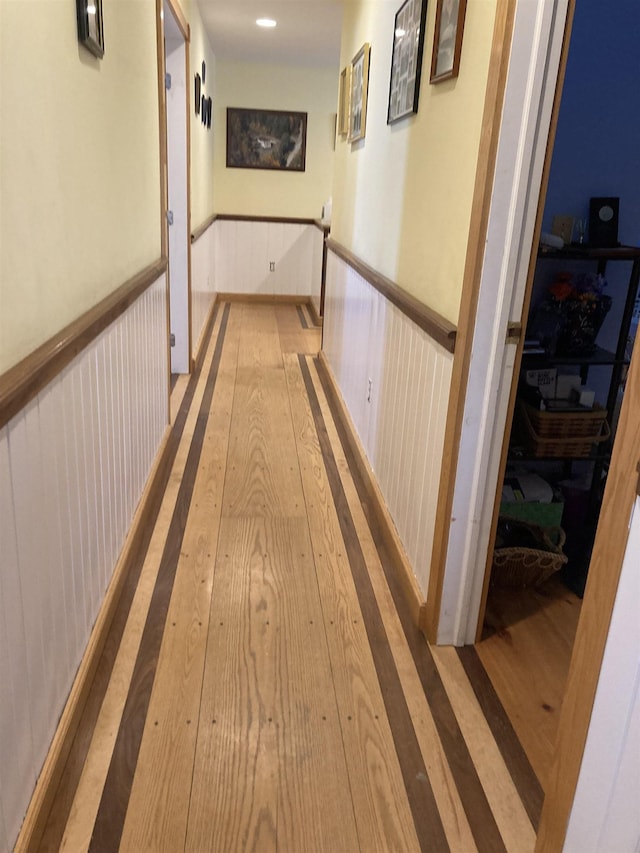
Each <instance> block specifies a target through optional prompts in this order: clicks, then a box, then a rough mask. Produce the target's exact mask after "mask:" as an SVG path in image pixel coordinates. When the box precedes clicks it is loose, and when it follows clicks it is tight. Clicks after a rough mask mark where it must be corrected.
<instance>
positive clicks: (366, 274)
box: [326, 237, 457, 352]
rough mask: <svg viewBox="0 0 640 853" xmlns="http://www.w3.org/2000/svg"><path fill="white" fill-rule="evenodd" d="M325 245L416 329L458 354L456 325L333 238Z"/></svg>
mask: <svg viewBox="0 0 640 853" xmlns="http://www.w3.org/2000/svg"><path fill="white" fill-rule="evenodd" d="M326 244H327V248H328V249H329V251H330V252H333V254H334V255H336V256H337V257H339V258H340V259H341V260H343V261H344V262H345V263H346V264H349V266H350V267H352V269H354V270H355V271H356V272H357V273H358V274H359V275H361V276H362V277H363V278H364V279H365V280H366V281H367V282H368V283H369V284H370V285H371V286H372V287H375V289H376V290H377V291H378V292H379V293H381V294H382V295H383V296H384V297H385V298H386V299H388V300H389V302H392V303H393V304H394V305H395V306H396V308H399V309H400V310H401V311H402V313H403V314H405V315H406V316H407V317H408V318H409V319H410V320H412V321H413V322H414V323H415V324H416V326H419V327H420V328H421V329H422V330H423V331H425V332H426V333H427V334H428V335H429V336H430V337H432V338H433V339H434V341H436V342H437V343H439V344H440V346H442V347H444V348H445V349H446V350H447V351H448V352H455V348H456V335H457V328H456V326H455V325H454V324H453V323H451V322H449V320H447V319H446V318H445V317H442V316H441V315H440V314H438V312H437V311H434V310H433V309H431V308H429V307H428V306H427V305H424V304H423V303H422V302H420V301H419V300H418V299H416V298H415V296H412V295H411V294H410V293H407V291H406V290H403V289H402V288H401V287H399V286H398V285H397V284H396V283H395V282H393V281H391V279H389V278H387V277H386V276H384V275H382V274H381V273H379V272H376V270H374V269H373V268H372V267H370V266H369V265H368V264H365V262H364V261H362V260H360V258H358V257H356V255H354V254H353V253H352V252H350V251H349V250H348V249H345V247H344V246H342V245H340V243H337V242H336V241H335V240H333V239H332V238H331V237H327V240H326Z"/></svg>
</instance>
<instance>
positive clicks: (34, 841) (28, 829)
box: [15, 427, 175, 853]
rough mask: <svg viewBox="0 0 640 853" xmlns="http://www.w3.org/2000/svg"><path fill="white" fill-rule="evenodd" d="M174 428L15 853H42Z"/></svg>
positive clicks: (167, 468)
mask: <svg viewBox="0 0 640 853" xmlns="http://www.w3.org/2000/svg"><path fill="white" fill-rule="evenodd" d="M170 436H171V428H170V427H167V428H166V431H165V434H164V437H163V439H162V443H161V445H160V449H159V451H158V455H157V457H156V462H155V465H154V468H153V470H152V471H151V473H150V475H149V479H148V481H147V486H146V488H145V492H144V494H143V496H142V498H141V500H140V503H139V504H138V508H137V510H136V513H135V515H134V517H133V520H132V523H131V528H130V530H129V534H128V536H127V540H126V542H125V545H124V547H123V549H122V552H121V554H120V557H119V559H118V563H117V565H116V568H115V570H114V573H113V578H112V580H111V583H110V585H109V588H108V589H107V592H106V595H105V598H104V602H103V604H102V607H101V608H100V612H99V614H98V618H97V619H96V623H95V625H94V627H93V631H92V632H91V636H90V638H89V642H88V644H87V648H86V650H85V653H84V655H83V658H82V662H81V663H80V667H79V668H78V673H77V675H76V677H75V680H74V683H73V686H72V688H71V692H70V693H69V698H68V699H67V703H66V705H65V708H64V711H63V712H62V716H61V717H60V722H59V723H58V728H57V729H56V733H55V735H54V738H53V741H52V743H51V747H50V749H49V752H48V754H47V757H46V759H45V763H44V765H43V768H42V771H41V773H40V776H39V777H38V781H37V784H36V788H35V791H34V793H33V796H32V798H31V802H30V803H29V808H28V809H27V814H26V816H25V819H24V823H23V825H22V829H21V830H20V835H19V836H18V840H17V842H16V846H15V853H22V851H35V850H38V849H40V841H41V838H42V834H43V832H44V829H45V826H46V823H47V819H48V817H49V814H50V812H51V808H52V805H53V802H54V798H55V796H56V792H57V789H58V785H59V783H60V780H61V778H62V774H63V772H64V769H65V765H66V763H67V759H68V757H69V753H70V752H71V747H72V744H73V740H74V738H75V736H76V732H77V731H78V726H79V725H80V721H81V718H82V714H83V711H84V708H85V704H86V701H87V698H88V696H89V693H90V691H91V688H92V686H93V682H94V677H95V675H96V671H97V669H98V665H99V663H100V657H101V655H102V652H103V649H104V646H105V643H106V641H107V637H108V635H109V630H110V628H111V623H112V621H113V618H114V615H115V613H116V610H117V608H118V604H119V602H120V598H121V595H122V591H123V589H124V586H125V583H126V581H127V577H128V575H129V571H130V567H131V565H132V563H133V561H134V560H135V559H136V555H138V554H139V552H140V550H141V549H142V548H144V549H145V550H146V546H145V539H147V538H148V536H149V528H150V526H151V527H152V526H153V521H154V518H155V516H156V515H157V512H158V508H159V505H160V502H161V501H162V497H163V495H164V492H165V488H166V484H167V481H168V479H169V474H170V472H171V467H172V465H173V460H174V457H175V452H173V451H172V444H171V442H170V440H169V439H170Z"/></svg>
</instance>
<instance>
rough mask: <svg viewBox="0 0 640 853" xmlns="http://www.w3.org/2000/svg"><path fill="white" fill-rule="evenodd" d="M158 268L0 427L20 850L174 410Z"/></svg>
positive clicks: (2, 589)
mask: <svg viewBox="0 0 640 853" xmlns="http://www.w3.org/2000/svg"><path fill="white" fill-rule="evenodd" d="M165 288H166V278H165V276H164V275H162V276H161V277H160V278H159V279H158V280H157V281H156V282H155V283H154V284H152V285H151V286H150V287H149V288H148V289H147V290H146V291H144V293H142V295H141V296H139V297H138V299H137V300H136V301H135V302H133V304H131V305H130V306H129V307H128V308H127V310H126V311H125V312H124V313H122V314H121V315H120V316H119V317H118V318H117V319H116V320H115V321H114V322H113V323H112V324H111V325H110V326H108V327H107V328H106V329H105V330H104V331H103V332H101V333H100V334H99V335H98V337H96V338H95V340H93V341H92V342H91V343H90V344H89V345H88V346H87V347H86V348H84V349H83V350H82V351H81V352H80V353H79V354H78V355H77V356H76V357H75V358H74V359H73V360H72V361H71V362H70V363H69V364H68V365H67V366H66V367H65V368H64V369H63V370H62V371H61V372H60V373H59V374H58V375H57V376H55V378H54V379H52V381H51V382H50V383H49V384H48V385H47V386H46V387H45V388H43V389H42V390H41V391H40V392H39V393H38V394H37V395H36V396H35V397H34V398H33V399H31V400H30V401H29V402H28V403H27V405H26V406H24V407H23V408H22V409H21V410H20V411H19V412H18V413H17V414H16V415H15V416H14V417H13V418H11V420H9V421H8V423H7V424H6V425H5V426H4V427H3V428H2V430H0V542H1V543H2V571H1V572H0V683H1V684H2V703H0V768H2V769H1V770H0V772H1V773H2V784H1V785H0V809H1V812H2V817H3V821H4V832H5V837H4V838H3V837H2V836H0V843H1V847H2V849H7V850H9V849H11V848H12V847H13V844H14V843H15V840H16V837H17V835H18V831H19V829H20V825H21V823H22V820H23V818H24V815H25V811H26V809H27V806H28V804H29V800H30V798H31V794H32V792H33V789H34V786H35V783H36V779H37V777H38V775H39V773H40V769H41V767H42V765H43V762H44V759H45V757H46V755H47V751H48V749H49V746H50V743H51V740H52V738H53V735H54V733H55V730H56V727H57V724H58V720H59V718H60V714H61V713H62V710H63V707H64V704H65V702H66V699H67V696H68V695H69V691H70V689H71V686H72V683H73V679H74V677H75V675H76V672H77V669H78V666H79V664H80V661H81V658H82V655H83V653H84V651H85V648H86V646H87V642H88V640H89V635H90V632H91V629H92V627H93V625H94V622H95V620H96V617H97V615H98V611H99V609H100V606H101V604H102V602H103V599H104V595H105V591H106V589H107V586H108V584H109V582H110V580H111V577H112V573H113V570H114V568H115V565H116V562H117V560H118V556H119V553H120V550H121V548H122V545H123V543H124V540H125V536H126V534H127V532H128V529H129V526H130V524H131V521H132V518H133V514H134V511H135V509H136V506H137V504H138V501H139V499H140V497H141V495H142V492H143V489H144V486H145V483H146V480H147V477H148V475H149V472H150V470H151V467H152V464H153V462H154V460H155V457H156V454H157V451H158V448H159V447H160V444H161V440H162V438H163V435H164V432H165V428H166V425H167V421H168V399H167V387H168V386H167V383H168V377H167V342H166V335H167V326H166V322H167V321H166V290H165Z"/></svg>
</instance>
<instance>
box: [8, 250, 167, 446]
mask: <svg viewBox="0 0 640 853" xmlns="http://www.w3.org/2000/svg"><path fill="white" fill-rule="evenodd" d="M166 269H167V261H166V258H160V259H159V260H157V261H155V263H153V264H151V265H150V266H148V267H146V269H144V270H142V272H140V273H138V274H137V275H135V276H134V277H133V278H131V279H129V281H127V282H125V283H124V284H123V285H121V286H120V287H119V288H118V289H117V290H114V291H113V293H110V294H109V296H107V297H105V298H104V299H103V300H101V301H100V302H98V304H97V305H95V306H94V307H93V308H90V309H89V311H87V312H86V313H84V314H83V315H82V316H81V317H78V319H77V320H74V321H73V322H72V323H70V324H69V325H68V326H67V327H66V328H64V329H63V330H62V331H61V332H58V334H57V335H54V336H53V337H52V338H50V339H49V340H48V341H46V342H45V343H44V344H42V345H41V346H39V347H38V348H37V349H36V350H34V351H33V352H32V353H31V354H30V355H28V356H27V357H26V358H24V359H22V361H19V362H18V364H16V365H15V366H14V367H11V368H9V370H7V372H6V373H3V374H2V376H0V429H1V428H2V427H3V426H4V425H5V424H7V423H8V422H9V421H10V420H11V418H13V417H15V416H16V415H17V414H18V412H20V411H21V409H23V408H24V407H25V406H26V405H27V404H28V403H29V402H30V401H31V400H33V399H34V397H36V396H37V395H38V394H39V393H40V391H42V389H43V388H46V386H47V385H48V384H49V383H50V382H51V381H52V380H53V379H55V377H56V376H57V375H58V374H59V373H61V372H62V371H63V370H64V368H65V367H66V366H67V365H68V364H69V363H70V362H71V361H73V359H74V358H75V357H76V356H77V355H78V353H80V352H82V350H83V349H85V348H86V347H87V346H89V344H90V343H92V341H94V340H95V339H96V338H97V337H98V335H99V334H100V333H101V332H102V331H104V329H106V328H107V327H108V326H110V325H111V324H112V323H113V322H114V320H117V318H118V317H120V315H121V314H124V312H125V311H126V310H127V308H129V306H130V305H132V304H133V303H134V302H135V301H136V299H138V297H139V296H141V295H142V294H143V293H144V292H145V290H147V289H148V288H149V287H151V285H152V284H153V283H154V282H156V281H157V280H158V279H159V278H160V276H161V275H162V274H163V273H164V272H165V271H166Z"/></svg>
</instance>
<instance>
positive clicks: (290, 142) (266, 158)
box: [227, 107, 307, 172]
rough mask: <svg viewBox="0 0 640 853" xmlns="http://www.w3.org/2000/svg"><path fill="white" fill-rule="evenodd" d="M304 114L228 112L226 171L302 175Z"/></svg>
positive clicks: (305, 129)
mask: <svg viewBox="0 0 640 853" xmlns="http://www.w3.org/2000/svg"><path fill="white" fill-rule="evenodd" d="M306 152H307V114H306V113H294V112H287V111H286V110H247V109H238V108H236V107H228V108H227V168H229V169H284V170H285V171H287V172H304V170H305V159H306Z"/></svg>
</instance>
